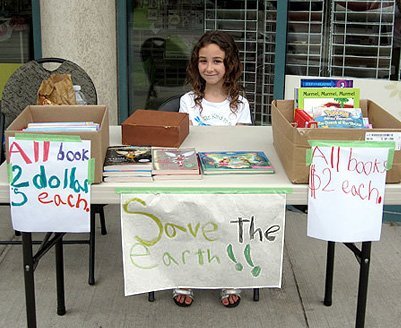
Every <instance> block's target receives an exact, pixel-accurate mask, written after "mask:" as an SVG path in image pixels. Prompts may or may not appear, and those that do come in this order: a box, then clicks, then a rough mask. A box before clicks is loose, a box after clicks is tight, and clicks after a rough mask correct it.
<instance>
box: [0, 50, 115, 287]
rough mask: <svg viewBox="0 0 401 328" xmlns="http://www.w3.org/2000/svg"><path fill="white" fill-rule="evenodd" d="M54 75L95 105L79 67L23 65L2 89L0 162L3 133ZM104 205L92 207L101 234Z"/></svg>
mask: <svg viewBox="0 0 401 328" xmlns="http://www.w3.org/2000/svg"><path fill="white" fill-rule="evenodd" d="M44 65H45V66H48V65H53V66H57V67H55V68H54V69H47V68H45V67H44ZM54 73H58V74H70V75H71V79H72V82H73V84H74V85H80V86H81V91H82V93H83V94H84V95H85V98H86V100H87V103H88V105H96V104H97V92H96V88H95V85H94V83H93V81H92V79H91V78H90V76H89V75H88V74H87V73H86V72H85V70H84V69H82V68H81V67H80V66H79V65H77V64H75V63H73V62H71V61H69V60H66V59H62V58H42V59H38V60H32V61H30V62H27V63H25V64H23V65H22V66H21V67H19V68H18V69H17V70H16V71H15V72H14V73H13V74H12V75H11V76H10V78H9V79H8V80H7V82H6V84H5V86H4V90H3V97H2V101H1V107H0V111H1V120H0V129H1V131H0V132H1V136H2V142H1V146H0V147H1V149H0V151H1V154H0V157H1V160H2V161H3V160H4V158H5V156H4V154H5V151H4V130H5V129H6V128H7V127H8V126H9V125H10V123H11V122H12V121H13V120H14V119H15V118H16V117H17V116H18V115H19V114H20V113H21V112H22V110H23V109H24V108H25V107H26V106H28V105H33V104H36V101H37V92H38V90H39V87H40V85H41V83H42V81H43V80H45V79H47V78H49V76H50V75H51V74H54ZM104 206H105V205H104V204H94V205H92V213H93V216H95V215H96V214H99V217H100V224H101V234H102V235H106V234H107V229H106V222H105V215H104ZM16 235H19V232H18V231H16ZM94 238H95V237H94V231H93V232H92V231H91V234H90V237H89V247H90V259H89V263H90V268H89V271H90V272H89V284H91V285H92V284H94V255H95V251H94V247H95V241H94ZM68 243H73V242H68ZM79 243H82V242H79Z"/></svg>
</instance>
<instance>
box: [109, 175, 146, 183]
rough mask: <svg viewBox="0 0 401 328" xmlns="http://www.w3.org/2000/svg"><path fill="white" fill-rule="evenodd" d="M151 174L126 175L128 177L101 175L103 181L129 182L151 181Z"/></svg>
mask: <svg viewBox="0 0 401 328" xmlns="http://www.w3.org/2000/svg"><path fill="white" fill-rule="evenodd" d="M152 181H153V179H152V176H148V177H138V176H128V177H119V176H110V177H103V182H118V183H121V182H122V183H129V182H152Z"/></svg>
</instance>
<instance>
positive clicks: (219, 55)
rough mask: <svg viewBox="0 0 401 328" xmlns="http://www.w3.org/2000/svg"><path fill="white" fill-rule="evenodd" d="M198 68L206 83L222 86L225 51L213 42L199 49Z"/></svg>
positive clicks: (224, 70)
mask: <svg viewBox="0 0 401 328" xmlns="http://www.w3.org/2000/svg"><path fill="white" fill-rule="evenodd" d="M198 57H199V59H198V69H199V74H200V75H201V77H202V78H203V79H204V80H205V81H206V84H207V85H217V86H222V85H223V82H224V75H225V74H226V68H225V66H224V58H225V52H224V51H223V50H222V49H221V48H220V47H219V46H218V45H217V44H214V43H211V44H208V45H207V46H205V47H203V48H201V49H199V54H198Z"/></svg>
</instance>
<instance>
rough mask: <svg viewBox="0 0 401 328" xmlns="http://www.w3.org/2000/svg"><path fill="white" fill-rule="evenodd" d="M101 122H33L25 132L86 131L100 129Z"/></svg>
mask: <svg viewBox="0 0 401 328" xmlns="http://www.w3.org/2000/svg"><path fill="white" fill-rule="evenodd" d="M98 130H99V124H98V123H94V122H32V123H28V126H27V127H26V128H25V129H23V131H24V132H85V131H98Z"/></svg>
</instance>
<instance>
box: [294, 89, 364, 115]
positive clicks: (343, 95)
mask: <svg viewBox="0 0 401 328" xmlns="http://www.w3.org/2000/svg"><path fill="white" fill-rule="evenodd" d="M359 99H360V93H359V88H298V102H297V104H298V108H300V109H303V110H305V111H306V112H307V113H308V114H309V115H310V116H312V117H313V118H315V117H316V116H317V115H318V114H317V113H319V112H320V111H321V109H322V108H354V107H357V108H359V107H360V106H359Z"/></svg>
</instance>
